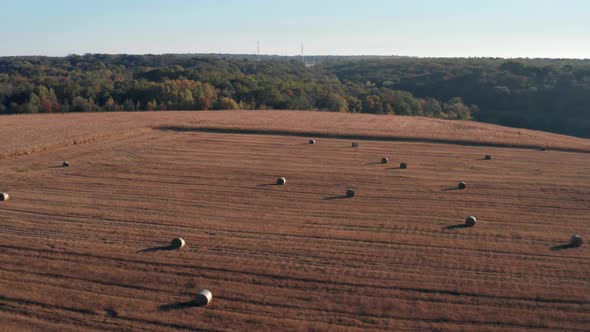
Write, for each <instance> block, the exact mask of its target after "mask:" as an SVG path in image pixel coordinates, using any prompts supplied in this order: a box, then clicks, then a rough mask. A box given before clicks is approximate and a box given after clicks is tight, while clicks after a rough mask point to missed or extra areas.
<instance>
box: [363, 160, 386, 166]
mask: <svg viewBox="0 0 590 332" xmlns="http://www.w3.org/2000/svg"><path fill="white" fill-rule="evenodd" d="M366 165H383V163H382V162H380V161H379V162H374V163H365V166H366Z"/></svg>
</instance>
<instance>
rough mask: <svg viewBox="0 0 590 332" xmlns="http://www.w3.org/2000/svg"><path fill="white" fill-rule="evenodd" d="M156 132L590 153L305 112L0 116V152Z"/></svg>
mask: <svg viewBox="0 0 590 332" xmlns="http://www.w3.org/2000/svg"><path fill="white" fill-rule="evenodd" d="M151 128H164V129H168V130H171V131H207V132H221V133H224V132H234V133H248V134H256V133H257V134H281V135H305V136H308V137H314V138H318V137H339V138H349V139H359V138H364V139H370V140H390V141H417V142H425V143H428V142H441V143H452V144H466V145H484V146H517V147H526V148H535V149H540V148H541V147H547V148H549V149H550V150H552V149H557V150H560V149H561V150H571V151H581V152H590V140H587V139H581V138H575V137H571V136H563V135H557V134H551V133H546V132H541V131H533V130H526V129H515V128H507V127H501V126H496V125H491V124H485V123H477V122H470V121H448V120H441V119H433V118H421V117H405V116H383V115H370V114H346V113H323V112H308V111H224V112H219V111H211V112H141V113H138V112H133V113H90V114H83V113H82V114H81V113H78V114H76V113H69V114H45V115H35V116H30V115H15V116H2V117H0V131H1V132H2V133H3V136H4V137H7V138H9V139H7V140H4V141H3V142H2V145H1V146H0V159H1V158H6V157H8V156H17V155H25V154H29V153H34V152H39V151H46V150H50V149H55V148H61V147H64V146H69V145H80V144H86V143H92V142H99V141H104V140H108V139H125V138H129V137H134V136H138V135H142V134H143V133H145V132H146V131H150V129H151ZM349 146H350V143H349ZM485 152H486V153H487V152H489V151H488V150H485Z"/></svg>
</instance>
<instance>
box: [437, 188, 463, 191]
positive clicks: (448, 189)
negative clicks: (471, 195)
mask: <svg viewBox="0 0 590 332" xmlns="http://www.w3.org/2000/svg"><path fill="white" fill-rule="evenodd" d="M451 190H460V189H459V188H458V187H448V188H443V189H442V190H441V191H451Z"/></svg>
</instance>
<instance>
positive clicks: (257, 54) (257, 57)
mask: <svg viewBox="0 0 590 332" xmlns="http://www.w3.org/2000/svg"><path fill="white" fill-rule="evenodd" d="M256 60H258V61H260V40H259V41H258V50H257V53H256Z"/></svg>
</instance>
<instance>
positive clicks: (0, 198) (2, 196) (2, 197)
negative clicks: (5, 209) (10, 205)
mask: <svg viewBox="0 0 590 332" xmlns="http://www.w3.org/2000/svg"><path fill="white" fill-rule="evenodd" d="M9 198H10V196H9V195H8V194H7V193H0V202H4V201H7V200H8V199H9Z"/></svg>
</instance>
